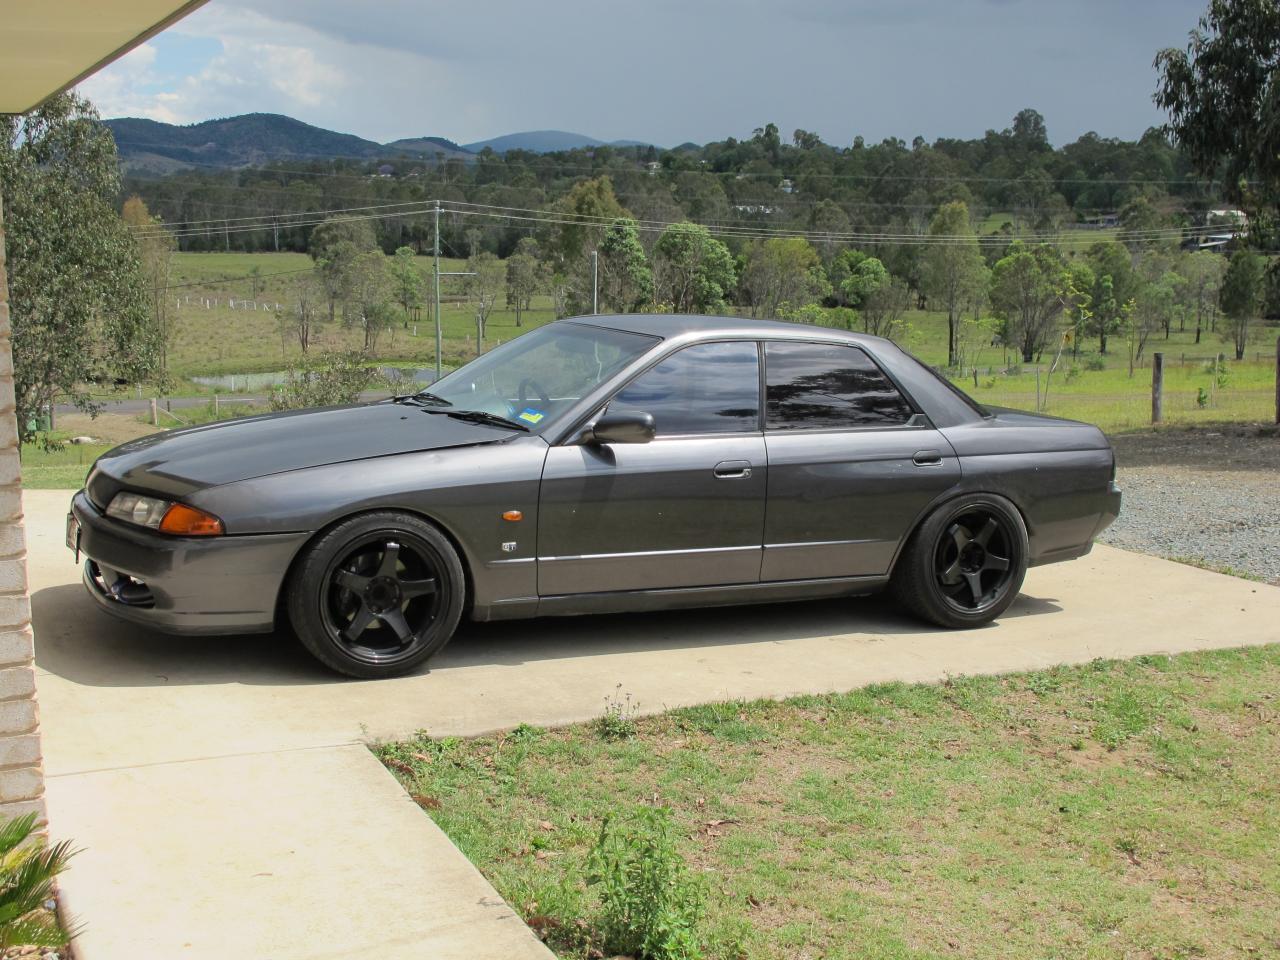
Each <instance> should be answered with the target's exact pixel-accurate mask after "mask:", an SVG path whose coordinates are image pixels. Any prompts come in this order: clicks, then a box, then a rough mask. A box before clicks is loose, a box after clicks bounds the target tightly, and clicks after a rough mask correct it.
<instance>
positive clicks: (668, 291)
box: [653, 132, 776, 313]
mask: <svg viewBox="0 0 1280 960" xmlns="http://www.w3.org/2000/svg"><path fill="white" fill-rule="evenodd" d="M775 135H776V132H775ZM653 253H654V286H655V288H656V290H657V292H658V297H660V298H662V299H664V300H666V301H667V302H669V303H670V304H671V308H672V309H673V310H674V311H675V312H677V313H707V312H710V311H714V310H719V309H722V308H723V307H724V301H725V297H726V296H727V295H728V293H729V291H730V290H732V289H733V286H734V283H735V282H736V279H737V277H736V270H735V268H734V265H733V256H732V254H730V253H729V248H728V247H726V246H725V245H724V244H723V243H721V242H720V241H719V240H717V239H716V238H715V237H713V236H711V233H710V232H709V231H708V230H707V228H706V227H703V226H700V225H699V224H696V223H675V224H672V225H671V226H669V227H667V229H666V230H664V231H663V232H662V236H660V237H659V238H658V242H657V243H656V244H655V245H654V248H653Z"/></svg>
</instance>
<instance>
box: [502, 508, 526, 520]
mask: <svg viewBox="0 0 1280 960" xmlns="http://www.w3.org/2000/svg"><path fill="white" fill-rule="evenodd" d="M502 519H503V520H509V521H510V522H511V523H516V522H518V521H520V520H523V519H524V514H523V513H521V512H520V511H519V510H508V511H507V512H506V513H504V514H503V515H502Z"/></svg>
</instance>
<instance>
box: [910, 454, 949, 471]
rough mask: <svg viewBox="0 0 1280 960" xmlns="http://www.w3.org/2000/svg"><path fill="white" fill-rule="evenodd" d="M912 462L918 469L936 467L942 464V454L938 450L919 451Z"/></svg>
mask: <svg viewBox="0 0 1280 960" xmlns="http://www.w3.org/2000/svg"><path fill="white" fill-rule="evenodd" d="M911 462H912V463H914V464H915V465H916V466H917V467H936V466H940V465H941V463H942V454H940V453H939V452H938V451H937V450H917V451H916V454H915V456H914V457H912V458H911Z"/></svg>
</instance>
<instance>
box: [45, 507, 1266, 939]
mask: <svg viewBox="0 0 1280 960" xmlns="http://www.w3.org/2000/svg"><path fill="white" fill-rule="evenodd" d="M68 499H69V494H66V493H55V492H46V491H30V492H28V493H27V494H26V500H25V503H26V508H27V536H28V541H29V552H30V575H31V589H32V604H33V616H34V619H35V627H36V648H37V649H36V662H37V667H38V679H37V683H38V686H39V691H40V702H41V710H42V723H43V729H44V738H45V739H44V744H45V764H46V770H47V772H48V774H49V809H50V817H51V822H52V832H53V834H54V835H55V836H57V837H70V838H73V839H75V840H76V841H77V842H78V843H79V844H80V845H82V846H84V847H85V848H86V849H85V852H84V853H83V854H82V855H81V856H80V857H79V858H78V859H77V860H76V862H75V867H74V869H73V870H72V871H71V872H70V873H68V874H67V875H66V878H65V881H64V889H65V891H66V896H67V901H68V903H69V905H70V907H71V909H72V910H73V911H75V912H76V913H78V914H79V915H80V916H81V917H82V918H83V919H84V920H85V922H86V923H87V925H88V929H87V932H86V934H85V936H84V939H83V943H82V945H81V954H82V960H113V958H116V957H129V958H131V960H132V958H136V957H139V956H146V957H151V956H155V957H164V958H166V960H167V958H169V957H193V958H194V957H199V958H204V957H218V958H220V960H221V958H225V957H228V956H245V957H249V956H252V957H255V958H258V957H260V958H268V957H270V958H277V957H278V958H294V957H297V958H304V957H305V958H313V957H314V958H319V957H337V956H349V955H351V954H352V952H353V951H354V950H356V949H357V948H358V946H363V947H364V948H367V951H368V954H369V955H370V956H376V957H379V958H380V960H382V958H400V957H431V958H437V957H453V956H458V957H462V956H467V957H477V958H480V957H511V958H519V957H526V956H527V957H534V956H541V957H544V958H545V957H546V956H547V954H546V952H545V951H544V950H543V948H542V947H541V945H540V944H538V943H537V942H536V941H535V940H534V938H533V937H532V935H531V934H529V933H528V931H527V930H526V929H525V928H524V927H523V925H522V924H520V923H519V922H518V920H516V919H515V918H514V916H513V914H512V913H511V912H510V910H509V909H508V908H507V907H506V906H505V905H504V904H502V902H501V901H500V900H499V899H497V897H496V896H495V895H494V893H493V891H492V889H491V888H490V887H489V886H488V884H487V883H485V882H484V880H483V879H482V878H480V877H479V875H478V874H477V873H476V872H475V871H474V869H472V868H471V867H470V865H469V864H468V863H466V861H465V860H463V859H462V858H461V855H460V854H458V853H457V851H456V850H454V848H453V847H452V846H451V845H450V844H449V843H448V841H447V840H446V839H445V838H444V837H443V836H442V835H441V834H440V833H439V831H438V830H437V829H436V828H435V827H434V825H433V824H432V823H431V821H430V820H429V818H427V817H426V816H425V815H423V814H421V813H420V811H418V810H417V809H416V808H414V806H413V805H412V801H410V800H408V799H407V798H406V797H405V796H404V794H403V792H402V791H400V790H399V787H398V785H397V784H396V783H395V782H394V780H393V779H392V778H391V777H390V776H389V775H388V774H387V773H385V771H383V770H382V769H381V768H380V766H379V765H378V764H377V763H376V762H374V761H373V759H372V757H371V756H369V755H368V754H367V752H365V751H364V748H363V747H360V746H357V745H355V744H357V743H358V742H359V741H361V740H368V739H377V738H391V737H396V736H403V735H405V734H408V733H411V732H413V731H414V730H417V729H421V728H425V729H427V730H430V731H431V732H432V733H435V734H440V735H445V734H457V735H474V734H479V733H483V732H487V731H491V730H494V729H501V728H505V727H510V726H513V725H515V724H516V723H519V722H528V723H535V724H543V725H548V724H560V723H566V722H571V721H576V720H585V719H589V718H591V717H594V716H598V715H599V714H600V712H601V710H602V707H603V701H604V698H605V696H607V695H609V694H611V693H612V692H613V691H614V690H615V688H616V687H617V686H618V685H619V684H621V686H622V689H623V690H624V691H625V692H627V693H630V694H631V695H632V698H633V700H637V701H638V702H639V704H640V707H641V710H642V711H644V712H650V711H658V710H661V709H663V708H666V707H673V706H680V705H687V704H693V703H700V702H706V701H711V700H717V699H732V698H752V697H782V696H787V695H790V694H797V693H810V692H824V691H833V690H848V689H852V688H855V687H858V686H861V685H865V684H867V683H872V682H876V681H883V680H895V679H898V680H908V681H931V680H937V679H941V678H943V677H945V676H948V675H953V676H954V675H958V674H978V673H1000V672H1007V671H1013V670H1026V669H1035V668H1039V667H1047V666H1051V665H1054V664H1059V663H1079V662H1086V661H1088V660H1091V659H1093V658H1095V657H1131V656H1136V655H1139V654H1143V653H1158V652H1169V653H1172V652H1178V651H1182V650H1191V649H1200V648H1212V647H1231V646H1241V645H1249V644H1261V643H1268V642H1276V641H1280V589H1277V588H1275V587H1268V586H1264V585H1261V584H1256V583H1251V582H1248V581H1244V580H1238V579H1235V578H1232V577H1225V576H1222V575H1219V574H1215V573H1208V572H1205V571H1202V570H1197V569H1195V568H1192V567H1187V566H1183V565H1181V564H1175V563H1170V562H1167V561H1163V560H1157V559H1154V558H1151V557H1145V556H1141V555H1138V554H1130V553H1124V552H1122V551H1118V550H1112V549H1109V548H1106V547H1098V548H1096V549H1095V552H1094V553H1093V555H1091V556H1089V557H1087V558H1084V559H1082V560H1077V561H1074V562H1072V563H1067V564H1060V565H1055V566H1050V567H1042V568H1038V569H1036V570H1033V571H1031V573H1030V574H1029V576H1028V578H1027V583H1026V586H1025V588H1024V591H1023V595H1022V596H1021V597H1020V598H1019V599H1018V601H1017V602H1016V603H1015V604H1014V606H1013V607H1012V608H1011V609H1010V611H1009V612H1008V613H1007V614H1006V615H1005V616H1004V617H1003V618H1002V619H1001V621H1000V622H999V623H998V624H996V625H993V626H991V627H989V628H986V629H982V630H976V631H970V632H963V633H951V632H944V631H938V630H933V629H929V628H927V627H923V626H921V625H920V624H918V623H916V622H914V621H911V620H908V619H905V618H903V617H901V616H899V615H898V614H896V613H895V612H893V610H892V609H891V608H890V607H889V606H888V605H887V604H885V603H884V602H882V601H879V600H860V601H823V602H816V603H802V604H778V605H773V606H764V607H751V608H736V609H723V610H702V611H692V612H681V613H668V614H645V615H635V616H611V617H584V618H575V619H563V620H543V621H532V622H526V623H511V624H490V625H472V626H469V627H466V628H464V630H463V632H462V633H461V634H460V635H459V637H458V638H457V639H456V640H455V641H454V643H453V644H451V645H450V647H449V648H448V649H446V650H445V651H444V652H443V653H442V654H441V655H440V656H438V657H437V658H436V659H435V660H433V661H432V663H431V669H430V671H429V672H423V673H421V674H419V675H416V676H412V677H406V678H402V679H398V680H390V681H381V682H377V683H364V682H356V681H344V680H340V679H337V678H335V677H333V676H331V675H330V674H327V673H325V672H324V671H323V670H322V669H320V668H319V667H317V666H315V665H313V664H312V662H311V661H310V659H309V658H308V657H307V656H306V655H305V654H304V653H302V652H301V651H300V650H298V649H297V648H296V647H295V645H294V644H293V642H292V641H290V640H288V639H286V638H283V637H238V638H229V639H228V638H204V639H176V638H171V637H165V636H162V635H157V634H149V633H146V632H143V631H140V630H137V629H135V628H131V627H127V626H124V625H122V624H118V623H116V622H114V621H112V620H110V619H108V618H107V617H106V616H105V615H103V614H102V613H100V612H99V611H97V610H96V609H94V607H93V605H92V603H91V602H90V601H89V600H88V598H87V597H85V596H84V595H83V593H82V587H81V586H80V585H79V572H78V569H77V568H76V567H75V565H74V564H73V563H72V560H71V555H70V554H69V553H68V552H67V551H66V549H65V547H64V546H63V544H62V536H63V526H62V525H63V516H64V513H65V510H66V503H67V501H68Z"/></svg>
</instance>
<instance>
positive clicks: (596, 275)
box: [591, 250, 600, 315]
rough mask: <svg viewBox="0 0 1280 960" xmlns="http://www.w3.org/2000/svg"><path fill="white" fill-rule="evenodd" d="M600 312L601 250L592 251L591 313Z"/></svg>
mask: <svg viewBox="0 0 1280 960" xmlns="http://www.w3.org/2000/svg"><path fill="white" fill-rule="evenodd" d="M599 312H600V251H599V250H592V251H591V313H592V314H593V315H594V314H597V313H599Z"/></svg>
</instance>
